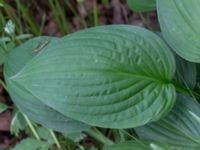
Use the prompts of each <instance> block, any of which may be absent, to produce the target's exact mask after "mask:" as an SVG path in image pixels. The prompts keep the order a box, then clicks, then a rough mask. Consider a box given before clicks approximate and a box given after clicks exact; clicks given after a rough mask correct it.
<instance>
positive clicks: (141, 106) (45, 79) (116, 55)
mask: <svg viewBox="0 0 200 150" xmlns="http://www.w3.org/2000/svg"><path fill="white" fill-rule="evenodd" d="M174 72H175V62H174V57H173V55H172V53H171V52H170V50H169V49H168V47H167V46H166V45H165V44H164V42H162V40H161V39H160V38H159V37H158V36H157V35H155V34H154V33H152V32H150V31H147V30H146V29H142V28H138V27H133V26H128V25H113V26H102V27H96V28H91V29H87V30H84V31H81V32H78V33H75V34H72V35H69V36H66V37H64V38H62V39H61V40H60V41H58V42H57V43H56V44H53V43H52V44H51V46H48V47H46V48H45V49H44V50H42V51H41V52H40V53H39V55H37V56H36V57H34V58H33V59H32V60H31V61H30V62H29V63H28V64H27V65H26V66H25V67H23V68H22V69H21V70H20V71H19V72H17V73H16V74H15V75H13V76H11V77H9V78H7V80H8V83H9V84H10V85H12V86H18V87H20V90H21V92H22V91H24V90H26V91H29V92H30V93H31V94H32V96H33V97H34V98H36V99H38V100H40V101H42V102H43V103H44V104H45V105H47V106H49V107H51V108H52V109H54V110H57V111H58V112H61V113H62V114H64V115H66V116H68V117H71V118H73V119H75V120H79V121H82V122H85V123H87V124H90V125H94V126H99V127H109V128H129V127H136V126H141V125H143V124H146V123H148V122H151V121H155V120H158V119H160V118H161V117H163V116H164V115H166V114H167V113H168V112H169V111H170V110H171V108H172V106H173V105H174V101H175V89H174V86H173V85H172V84H171V83H170V82H171V79H172V78H173V75H174ZM19 92H20V91H19Z"/></svg>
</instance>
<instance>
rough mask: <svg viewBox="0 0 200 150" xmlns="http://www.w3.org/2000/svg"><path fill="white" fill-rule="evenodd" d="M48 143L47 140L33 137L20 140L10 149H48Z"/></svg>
mask: <svg viewBox="0 0 200 150" xmlns="http://www.w3.org/2000/svg"><path fill="white" fill-rule="evenodd" d="M49 148H50V145H49V144H48V143H47V142H43V141H38V140H35V139H33V138H27V139H24V140H22V141H21V142H20V143H19V144H17V145H16V146H15V147H14V148H12V149H11V150H48V149H49Z"/></svg>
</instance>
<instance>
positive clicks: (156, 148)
mask: <svg viewBox="0 0 200 150" xmlns="http://www.w3.org/2000/svg"><path fill="white" fill-rule="evenodd" d="M104 150H175V149H174V147H173V146H170V145H164V144H160V143H157V142H150V141H139V140H137V141H126V142H122V143H118V144H114V145H111V146H105V147H104Z"/></svg>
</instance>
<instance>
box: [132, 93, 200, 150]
mask: <svg viewBox="0 0 200 150" xmlns="http://www.w3.org/2000/svg"><path fill="white" fill-rule="evenodd" d="M197 116H198V117H197ZM199 117H200V105H199V104H198V103H197V102H196V101H195V100H194V99H193V98H191V97H188V96H184V95H178V96H177V103H176V105H175V107H174V109H173V110H172V112H171V113H170V114H169V115H168V116H167V117H165V118H164V119H161V120H160V121H158V122H155V123H151V124H148V125H146V126H143V127H139V128H136V129H135V130H136V133H137V134H138V135H139V137H140V138H141V139H144V140H152V141H159V142H160V143H163V144H170V145H173V146H174V147H177V148H179V149H184V150H198V149H200V122H199V120H198V119H197V118H199Z"/></svg>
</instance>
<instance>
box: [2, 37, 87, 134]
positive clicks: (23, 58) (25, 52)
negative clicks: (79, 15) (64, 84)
mask: <svg viewBox="0 0 200 150" xmlns="http://www.w3.org/2000/svg"><path fill="white" fill-rule="evenodd" d="M57 40H58V39H56V38H50V37H37V38H34V39H32V40H29V41H27V42H26V43H24V44H23V45H21V46H19V47H17V48H16V49H14V50H12V52H11V53H10V54H9V56H8V59H7V61H6V63H5V66H4V73H5V78H6V81H7V86H8V90H9V94H10V95H11V97H12V100H13V101H14V103H15V104H16V105H17V106H18V107H19V109H20V110H21V111H22V112H24V113H26V114H27V115H28V116H29V117H30V118H31V119H33V120H35V121H36V122H39V123H40V124H42V125H44V126H46V127H49V128H52V129H54V130H57V131H61V132H74V131H80V130H83V129H86V128H87V125H84V124H83V123H80V122H77V121H74V120H72V119H70V118H68V117H66V116H64V115H62V114H60V113H59V112H57V111H55V110H54V109H52V108H50V107H48V106H47V105H45V104H44V103H42V102H41V101H40V100H39V99H37V97H36V96H35V95H33V94H32V93H31V92H30V91H27V90H26V89H24V88H23V87H21V86H20V85H19V84H13V83H12V82H10V81H9V77H10V76H13V75H15V74H16V73H17V72H19V71H20V70H21V69H23V67H24V66H25V65H26V64H27V63H28V62H29V61H31V59H32V58H33V57H34V56H36V55H37V54H39V52H40V51H42V49H43V48H45V46H47V45H44V44H43V43H47V42H46V41H48V42H49V43H47V44H49V45H50V43H52V42H56V41H57ZM42 46H43V47H42ZM36 49H37V51H36Z"/></svg>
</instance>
